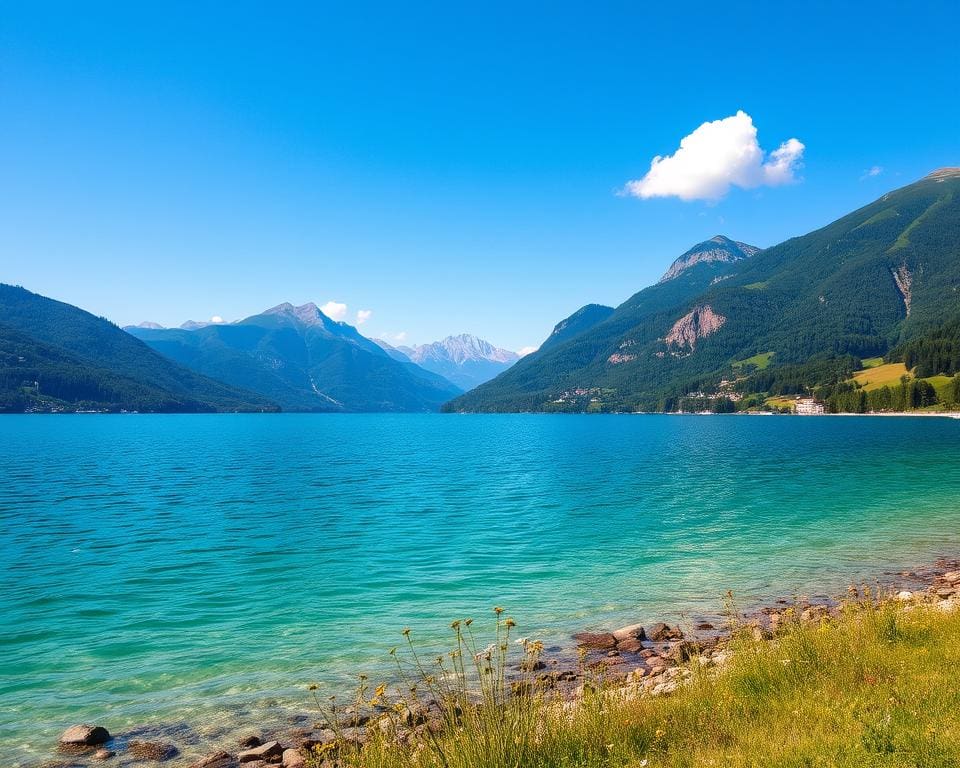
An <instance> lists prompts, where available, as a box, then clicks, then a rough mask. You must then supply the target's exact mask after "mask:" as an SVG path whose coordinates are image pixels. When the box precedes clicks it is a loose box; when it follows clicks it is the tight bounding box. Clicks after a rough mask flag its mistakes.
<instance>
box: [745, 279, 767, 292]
mask: <svg viewBox="0 0 960 768" xmlns="http://www.w3.org/2000/svg"><path fill="white" fill-rule="evenodd" d="M768 285H770V281H769V280H761V281H760V282H758V283H749V284H747V285H745V286H743V287H744V288H746V289H747V290H748V291H762V290H763V289H764V288H766V287H767V286H768Z"/></svg>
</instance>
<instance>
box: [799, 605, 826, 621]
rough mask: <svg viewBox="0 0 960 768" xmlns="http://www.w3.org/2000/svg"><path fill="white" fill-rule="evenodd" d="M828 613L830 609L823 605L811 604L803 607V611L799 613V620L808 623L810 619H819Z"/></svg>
mask: <svg viewBox="0 0 960 768" xmlns="http://www.w3.org/2000/svg"><path fill="white" fill-rule="evenodd" d="M829 613H830V609H829V608H827V606H825V605H811V606H810V607H809V608H805V609H804V611H803V613H801V614H800V621H801V622H803V623H804V624H808V623H810V622H812V621H819V620H820V619H822V618H824V617H826V616H827V615H828V614H829Z"/></svg>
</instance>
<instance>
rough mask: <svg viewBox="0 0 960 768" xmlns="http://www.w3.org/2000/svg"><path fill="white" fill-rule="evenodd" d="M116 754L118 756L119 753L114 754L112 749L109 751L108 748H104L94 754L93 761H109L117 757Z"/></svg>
mask: <svg viewBox="0 0 960 768" xmlns="http://www.w3.org/2000/svg"><path fill="white" fill-rule="evenodd" d="M116 754H117V753H116V752H114V751H113V750H112V749H107V748H106V747H103V748H101V749H98V750H97V751H96V752H94V753H93V759H94V760H109V759H110V758H111V757H113V756H114V755H116Z"/></svg>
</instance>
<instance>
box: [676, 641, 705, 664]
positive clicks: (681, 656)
mask: <svg viewBox="0 0 960 768" xmlns="http://www.w3.org/2000/svg"><path fill="white" fill-rule="evenodd" d="M702 650H703V646H702V645H701V644H700V643H697V642H694V641H693V640H681V641H680V642H678V643H677V644H676V645H675V646H673V648H672V649H671V650H670V658H672V659H673V660H674V661H678V662H681V663H682V662H684V661H689V660H690V659H692V658H693V657H694V656H697V655H698V654H699V653H700V652H701V651H702Z"/></svg>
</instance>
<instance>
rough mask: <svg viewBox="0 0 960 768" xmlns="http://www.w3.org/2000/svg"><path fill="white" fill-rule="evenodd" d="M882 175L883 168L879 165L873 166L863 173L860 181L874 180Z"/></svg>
mask: <svg viewBox="0 0 960 768" xmlns="http://www.w3.org/2000/svg"><path fill="white" fill-rule="evenodd" d="M881 173H883V168H882V167H881V166H879V165H874V166H871V167H870V168H868V169H867V170H865V171H864V172H863V176H861V177H860V181H864V180H865V179H872V178H874V177H876V176H879V175H880V174H881Z"/></svg>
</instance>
